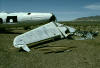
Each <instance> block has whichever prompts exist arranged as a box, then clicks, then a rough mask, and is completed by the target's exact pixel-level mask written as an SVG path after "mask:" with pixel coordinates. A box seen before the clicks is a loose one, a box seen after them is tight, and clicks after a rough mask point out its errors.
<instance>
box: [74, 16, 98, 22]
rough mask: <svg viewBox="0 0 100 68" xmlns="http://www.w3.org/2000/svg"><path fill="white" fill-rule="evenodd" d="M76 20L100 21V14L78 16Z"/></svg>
mask: <svg viewBox="0 0 100 68" xmlns="http://www.w3.org/2000/svg"><path fill="white" fill-rule="evenodd" d="M75 21H100V16H89V17H82V18H78V19H76V20H75Z"/></svg>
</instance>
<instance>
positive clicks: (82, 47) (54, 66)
mask: <svg viewBox="0 0 100 68" xmlns="http://www.w3.org/2000/svg"><path fill="white" fill-rule="evenodd" d="M65 25H67V23H65ZM76 25H77V24H75V25H74V24H73V23H72V24H71V23H70V26H72V27H75V28H80V29H81V30H88V29H91V30H94V31H97V30H98V31H100V26H99V24H98V25H97V26H95V25H91V24H90V26H87V27H84V25H83V26H80V25H77V26H76ZM13 32H15V33H1V34H0V68H99V67H100V54H99V52H100V34H99V36H97V37H96V39H94V40H68V39H62V40H57V41H54V42H49V43H45V44H38V46H34V45H33V47H31V52H29V53H27V52H24V51H21V50H20V49H17V48H14V47H13V39H14V38H15V36H17V35H20V33H23V32H26V30H23V29H22V30H21V29H20V30H19V29H16V30H14V31H13ZM17 32H18V33H17Z"/></svg>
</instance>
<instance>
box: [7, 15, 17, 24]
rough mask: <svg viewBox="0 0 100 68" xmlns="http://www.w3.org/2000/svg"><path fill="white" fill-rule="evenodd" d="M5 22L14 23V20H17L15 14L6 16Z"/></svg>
mask: <svg viewBox="0 0 100 68" xmlns="http://www.w3.org/2000/svg"><path fill="white" fill-rule="evenodd" d="M6 22H7V23H15V22H17V16H7V19H6Z"/></svg>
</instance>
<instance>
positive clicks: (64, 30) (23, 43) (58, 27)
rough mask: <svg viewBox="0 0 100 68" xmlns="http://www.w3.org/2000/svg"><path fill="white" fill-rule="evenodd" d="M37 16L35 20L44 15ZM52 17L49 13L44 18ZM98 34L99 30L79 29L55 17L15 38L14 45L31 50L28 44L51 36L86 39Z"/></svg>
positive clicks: (27, 50)
mask: <svg viewBox="0 0 100 68" xmlns="http://www.w3.org/2000/svg"><path fill="white" fill-rule="evenodd" d="M43 16H46V14H44V15H43ZM48 16H49V17H48ZM36 17H37V18H35V17H34V20H35V19H36V20H38V19H39V20H40V19H41V18H42V16H41V17H39V18H38V16H37V15H36ZM51 17H52V15H50V14H47V16H46V17H45V18H42V19H46V20H47V19H48V20H50V19H51ZM26 18H27V17H26ZM26 18H25V19H26ZM97 34H98V32H87V31H77V30H76V29H75V28H72V27H69V26H65V25H63V24H60V23H57V21H56V18H54V19H53V20H51V21H50V22H49V23H47V24H45V25H42V26H40V27H38V28H36V29H32V30H30V31H28V32H26V33H24V34H21V35H19V36H16V37H15V38H14V41H13V45H14V47H16V48H22V49H23V50H25V51H26V52H29V51H30V48H29V47H28V46H27V45H28V44H31V43H35V42H39V41H42V40H48V39H50V38H54V39H55V38H60V39H63V38H73V36H80V37H81V38H80V39H75V40H85V39H94V36H96V35H97Z"/></svg>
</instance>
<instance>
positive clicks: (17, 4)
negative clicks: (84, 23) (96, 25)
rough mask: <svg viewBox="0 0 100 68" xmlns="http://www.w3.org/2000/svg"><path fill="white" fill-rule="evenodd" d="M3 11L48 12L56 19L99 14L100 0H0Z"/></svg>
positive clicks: (71, 18) (0, 8) (0, 9)
mask: <svg viewBox="0 0 100 68" xmlns="http://www.w3.org/2000/svg"><path fill="white" fill-rule="evenodd" d="M0 11H1V12H2V11H4V12H50V13H54V14H55V15H56V17H57V19H58V20H74V19H75V18H79V17H86V16H95V15H100V0H0Z"/></svg>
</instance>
